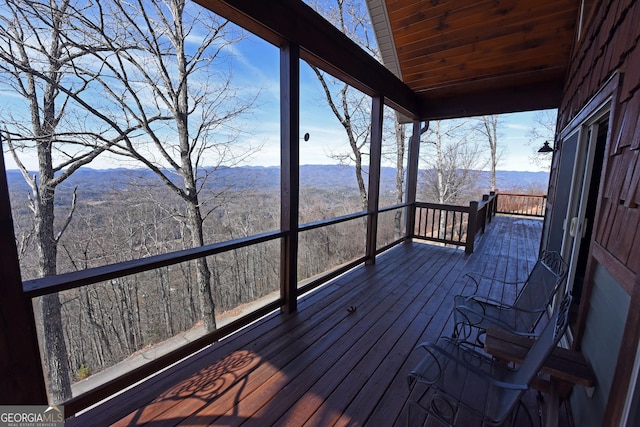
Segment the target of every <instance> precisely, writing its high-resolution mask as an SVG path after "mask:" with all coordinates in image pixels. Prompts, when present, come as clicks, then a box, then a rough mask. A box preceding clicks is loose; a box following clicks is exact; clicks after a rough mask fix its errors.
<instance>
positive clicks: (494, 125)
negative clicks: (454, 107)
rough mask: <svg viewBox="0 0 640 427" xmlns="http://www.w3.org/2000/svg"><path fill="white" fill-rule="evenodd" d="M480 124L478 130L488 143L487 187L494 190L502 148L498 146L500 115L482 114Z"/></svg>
mask: <svg viewBox="0 0 640 427" xmlns="http://www.w3.org/2000/svg"><path fill="white" fill-rule="evenodd" d="M479 120H480V125H479V126H478V128H477V129H478V132H480V133H481V134H482V135H483V136H484V137H485V138H486V139H487V142H488V143H489V155H490V157H489V168H490V174H491V175H490V178H489V189H490V190H491V191H495V189H496V171H497V169H498V163H499V161H500V157H501V155H502V150H500V148H499V147H498V136H499V135H498V127H499V120H500V116H498V115H496V114H494V115H491V116H482V117H480V118H479Z"/></svg>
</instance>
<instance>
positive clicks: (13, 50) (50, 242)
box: [0, 0, 108, 403]
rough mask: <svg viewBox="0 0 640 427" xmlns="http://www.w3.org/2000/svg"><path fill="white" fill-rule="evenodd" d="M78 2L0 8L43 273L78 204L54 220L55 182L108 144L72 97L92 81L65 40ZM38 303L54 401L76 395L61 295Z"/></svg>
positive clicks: (9, 116)
mask: <svg viewBox="0 0 640 427" xmlns="http://www.w3.org/2000/svg"><path fill="white" fill-rule="evenodd" d="M76 6H77V5H75V4H74V2H72V1H71V0H62V1H58V2H56V1H42V2H37V1H29V2H24V1H18V0H5V1H4V2H3V4H2V10H3V12H2V16H0V59H1V61H0V75H1V79H2V80H1V84H2V85H4V86H5V87H6V88H7V89H8V90H10V91H11V92H13V93H14V94H16V95H17V96H18V97H20V98H21V101H14V102H12V104H13V105H12V106H11V107H10V108H6V109H5V110H3V111H2V112H1V115H2V121H3V122H4V123H5V128H4V136H5V140H6V141H7V144H8V149H9V152H10V153H11V155H12V157H13V159H14V161H15V163H16V165H17V166H18V168H19V169H20V170H21V172H22V175H23V177H24V179H25V181H26V182H27V183H28V185H29V187H30V189H31V191H30V196H29V204H30V208H31V210H32V212H33V227H34V228H33V233H32V234H33V236H34V244H35V248H36V251H37V254H38V267H37V271H35V275H36V276H38V277H44V276H49V275H54V274H56V273H57V272H58V271H57V270H58V267H57V253H58V243H59V241H60V238H61V237H62V235H63V234H64V232H65V230H66V229H67V227H68V226H69V223H70V221H71V219H72V216H73V213H74V210H75V207H76V203H75V201H76V198H75V193H74V197H73V198H72V202H71V206H70V207H69V208H68V210H67V212H66V218H65V219H64V220H62V221H61V222H60V221H56V219H55V218H56V211H57V209H56V188H57V187H58V186H59V185H60V184H61V183H62V182H64V181H65V180H67V179H68V178H69V177H70V176H71V175H72V174H73V173H74V172H75V171H76V170H78V168H80V167H81V166H83V165H86V164H88V163H90V162H91V161H92V160H94V159H95V158H96V157H97V156H98V155H99V154H100V153H102V152H103V151H104V150H105V149H107V147H108V144H106V143H104V141H98V140H96V139H95V138H93V137H91V136H89V134H88V133H87V132H85V131H84V124H85V122H86V121H87V118H86V113H85V112H83V111H82V110H81V109H78V108H77V107H78V106H77V104H75V103H74V101H75V100H77V99H80V98H82V96H83V94H84V93H85V91H86V89H87V87H88V82H86V81H82V80H78V79H76V78H75V75H74V70H73V68H74V63H75V62H77V61H79V60H81V59H82V57H83V56H85V53H86V52H85V51H84V50H82V49H77V48H75V47H74V46H73V45H69V44H67V43H66V38H67V37H69V33H70V32H72V31H73V30H72V25H71V22H70V12H71V11H72V10H74V9H75V8H76ZM87 48H90V49H92V48H95V47H93V46H87ZM34 154H35V155H36V156H37V168H38V170H37V172H36V173H33V174H32V173H31V171H29V170H28V168H27V164H26V163H25V162H24V161H23V160H24V158H25V157H28V156H31V158H33V157H32V156H33V155H34ZM37 307H38V310H37V316H36V317H37V318H39V321H40V322H41V326H42V328H41V331H42V334H41V337H40V338H41V341H42V348H43V352H44V357H43V360H44V365H45V366H44V368H45V372H46V375H47V385H48V391H49V395H50V399H51V402H52V403H60V402H62V401H64V400H66V399H68V398H70V397H71V388H70V379H69V366H68V361H67V360H68V359H67V348H66V345H65V340H64V333H63V328H62V321H61V302H60V298H59V296H58V294H50V295H46V296H43V297H41V298H39V299H38V300H37Z"/></svg>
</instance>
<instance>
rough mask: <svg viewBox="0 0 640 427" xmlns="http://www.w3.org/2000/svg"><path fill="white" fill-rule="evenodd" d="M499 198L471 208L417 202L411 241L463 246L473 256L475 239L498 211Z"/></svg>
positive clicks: (490, 197) (485, 199) (491, 196)
mask: <svg viewBox="0 0 640 427" xmlns="http://www.w3.org/2000/svg"><path fill="white" fill-rule="evenodd" d="M496 205H497V194H496V193H495V192H491V193H490V194H485V195H484V196H483V197H482V200H481V201H472V202H470V203H469V206H460V205H449V204H439V203H424V202H416V203H415V206H416V211H415V212H416V213H415V218H416V219H415V227H414V228H415V229H414V230H412V232H413V234H412V235H411V237H415V238H418V239H422V240H427V241H431V242H437V243H444V244H451V245H456V246H464V247H465V252H466V253H467V254H471V253H473V249H474V242H475V237H476V235H477V234H478V233H479V232H480V233H484V231H485V229H486V226H487V223H488V222H491V220H492V219H493V217H494V216H495V214H496V212H497V209H496Z"/></svg>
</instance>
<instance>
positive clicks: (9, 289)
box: [0, 145, 47, 405]
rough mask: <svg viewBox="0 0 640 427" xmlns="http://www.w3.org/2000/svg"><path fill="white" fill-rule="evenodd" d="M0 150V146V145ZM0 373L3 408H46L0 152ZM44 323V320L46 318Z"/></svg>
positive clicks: (36, 343) (35, 333)
mask: <svg viewBox="0 0 640 427" xmlns="http://www.w3.org/2000/svg"><path fill="white" fill-rule="evenodd" d="M0 148H1V145H0ZM0 174H2V176H0V247H1V248H2V249H1V250H0V325H1V326H0V328H1V330H2V334H0V337H1V338H0V348H2V349H3V350H2V351H0V370H1V371H2V376H3V378H2V387H0V402H2V404H3V405H46V404H47V390H46V386H45V381H44V374H43V371H42V363H41V361H40V351H39V349H38V337H37V332H36V324H35V319H34V317H33V306H32V304H31V299H30V298H26V297H25V296H24V293H23V291H22V278H21V275H20V264H19V263H18V250H17V248H16V239H15V235H14V232H13V219H12V217H11V205H10V203H9V186H8V184H7V179H6V168H5V164H4V157H3V156H2V155H1V153H0ZM45 321H46V319H45Z"/></svg>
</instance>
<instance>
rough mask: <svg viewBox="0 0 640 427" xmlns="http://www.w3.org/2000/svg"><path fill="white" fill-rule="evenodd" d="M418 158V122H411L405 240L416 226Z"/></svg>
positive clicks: (412, 233)
mask: <svg viewBox="0 0 640 427" xmlns="http://www.w3.org/2000/svg"><path fill="white" fill-rule="evenodd" d="M419 158H420V121H419V120H414V121H413V133H412V134H411V141H410V142H409V157H408V160H407V182H406V192H405V194H406V195H407V199H406V202H407V203H408V204H409V207H407V210H406V215H405V223H406V226H407V237H406V238H407V239H411V238H413V235H414V230H415V225H416V194H417V187H418V160H419Z"/></svg>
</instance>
